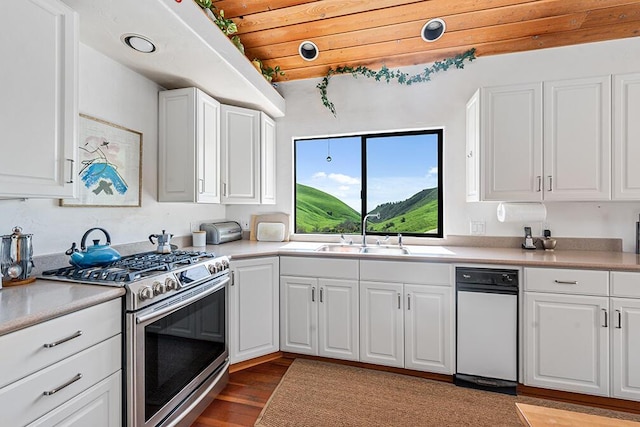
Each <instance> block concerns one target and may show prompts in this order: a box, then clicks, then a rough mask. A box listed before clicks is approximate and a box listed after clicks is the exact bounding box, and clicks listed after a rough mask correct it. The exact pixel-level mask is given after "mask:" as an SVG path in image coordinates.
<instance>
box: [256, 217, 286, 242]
mask: <svg viewBox="0 0 640 427" xmlns="http://www.w3.org/2000/svg"><path fill="white" fill-rule="evenodd" d="M262 223H276V224H283V225H284V232H283V233H282V240H276V241H284V242H288V241H289V215H288V214H286V213H282V212H277V213H270V214H260V215H251V223H250V224H249V240H258V233H257V232H258V225H260V224H262ZM270 227H271V228H273V227H276V228H277V227H281V226H270ZM270 227H267V228H266V230H269V228H270ZM260 228H261V230H262V229H263V228H264V226H261V227H260ZM269 241H274V240H269Z"/></svg>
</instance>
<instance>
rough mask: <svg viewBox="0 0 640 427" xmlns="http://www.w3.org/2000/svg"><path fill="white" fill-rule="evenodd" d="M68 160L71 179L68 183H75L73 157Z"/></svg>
mask: <svg viewBox="0 0 640 427" xmlns="http://www.w3.org/2000/svg"><path fill="white" fill-rule="evenodd" d="M67 162H69V165H70V167H69V181H67V184H73V163H74V161H73V159H67Z"/></svg>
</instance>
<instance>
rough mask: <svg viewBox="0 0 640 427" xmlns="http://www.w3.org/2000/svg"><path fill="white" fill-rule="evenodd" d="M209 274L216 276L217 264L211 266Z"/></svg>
mask: <svg viewBox="0 0 640 427" xmlns="http://www.w3.org/2000/svg"><path fill="white" fill-rule="evenodd" d="M208 268H209V273H211V274H216V266H215V264H209V267H208Z"/></svg>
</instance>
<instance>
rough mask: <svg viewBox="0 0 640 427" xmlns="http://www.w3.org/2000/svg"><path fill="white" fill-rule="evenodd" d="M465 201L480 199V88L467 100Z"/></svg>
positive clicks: (477, 200)
mask: <svg viewBox="0 0 640 427" xmlns="http://www.w3.org/2000/svg"><path fill="white" fill-rule="evenodd" d="M466 118H467V122H466V130H467V141H466V142H467V144H466V153H465V155H466V158H467V187H466V188H467V202H479V201H480V89H478V90H477V91H476V92H475V93H474V94H473V96H472V97H471V98H470V99H469V101H468V102H467V115H466Z"/></svg>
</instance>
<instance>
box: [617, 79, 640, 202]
mask: <svg viewBox="0 0 640 427" xmlns="http://www.w3.org/2000/svg"><path fill="white" fill-rule="evenodd" d="M613 94H614V101H613V174H612V175H613V199H614V200H639V199H640V168H638V161H640V144H638V143H637V141H639V140H640V121H639V120H638V117H640V73H636V74H624V75H618V76H614V93H613Z"/></svg>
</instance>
